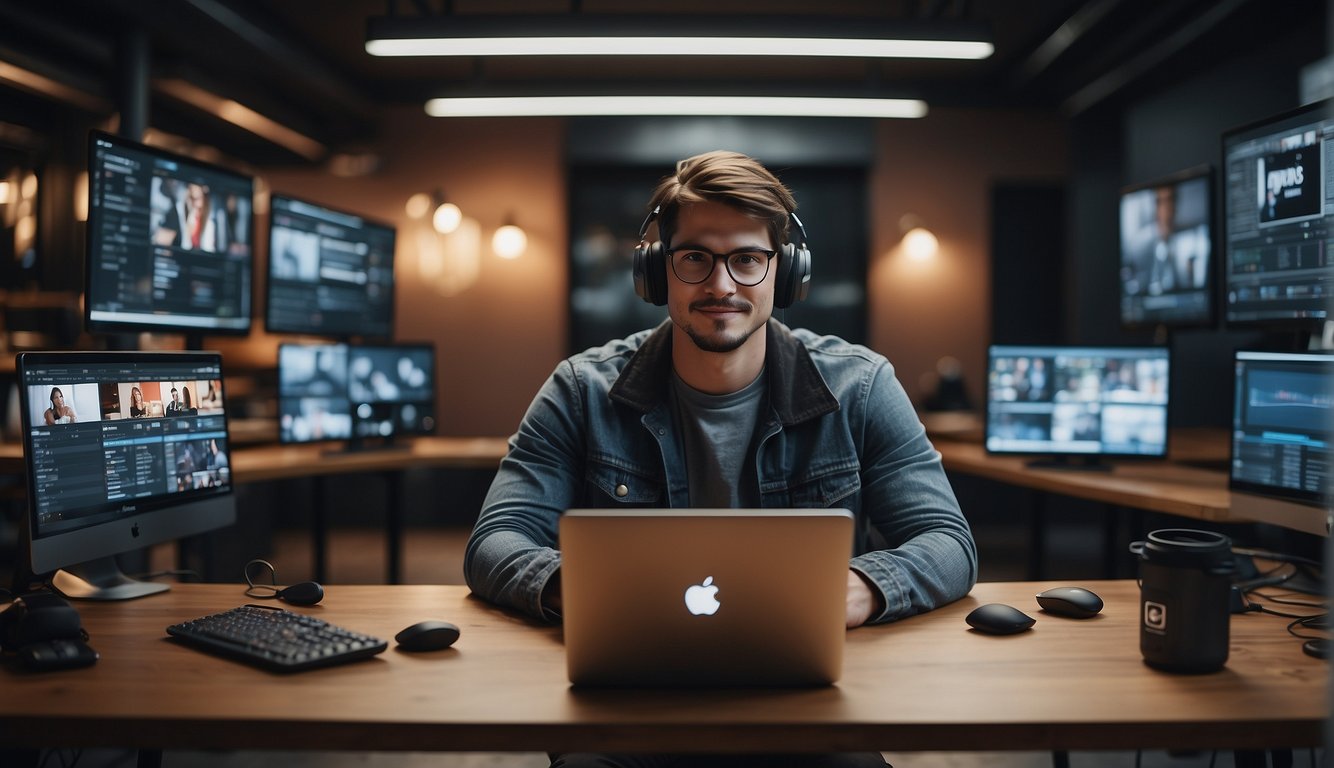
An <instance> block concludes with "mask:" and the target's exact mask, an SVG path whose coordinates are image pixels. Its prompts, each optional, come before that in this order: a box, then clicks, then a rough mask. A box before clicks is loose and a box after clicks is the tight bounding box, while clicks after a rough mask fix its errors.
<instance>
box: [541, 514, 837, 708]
mask: <svg viewBox="0 0 1334 768" xmlns="http://www.w3.org/2000/svg"><path fill="white" fill-rule="evenodd" d="M560 549H561V600H562V602H563V606H564V607H563V613H564V624H565V654H566V660H567V666H568V672H569V676H570V682H572V683H574V684H575V685H588V686H670V687H719V686H813V685H828V684H830V683H833V682H834V681H836V680H837V679H838V677H839V675H840V674H842V671H843V643H844V640H845V636H846V629H845V627H846V616H847V608H846V603H847V590H848V577H847V571H848V559H849V557H850V556H851V553H852V513H851V512H849V511H847V510H845V509H752V510H737V509H631V510H605V509H602V510H570V511H569V512H567V513H566V514H565V515H564V516H562V517H561V522H560Z"/></svg>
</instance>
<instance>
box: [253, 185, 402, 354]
mask: <svg viewBox="0 0 1334 768" xmlns="http://www.w3.org/2000/svg"><path fill="white" fill-rule="evenodd" d="M270 210H271V212H272V214H271V215H272V225H271V227H270V230H269V282H268V304H267V319H266V327H267V328H268V330H270V331H273V332H285V333H309V334H316V335H321V336H330V337H334V338H348V337H352V336H358V337H363V338H368V339H386V338H389V337H390V336H391V335H392V334H393V323H394V239H395V231H394V229H393V227H390V226H388V225H384V224H377V223H374V222H371V221H368V220H366V219H364V218H362V217H360V216H356V215H353V214H350V213H343V212H341V211H335V210H332V209H330V208H326V207H323V206H319V205H314V204H312V203H306V202H303V201H301V200H296V199H293V198H290V197H285V196H282V195H274V196H273V197H272V198H271V200H270Z"/></svg>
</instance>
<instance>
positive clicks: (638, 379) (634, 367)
mask: <svg viewBox="0 0 1334 768" xmlns="http://www.w3.org/2000/svg"><path fill="white" fill-rule="evenodd" d="M764 332H765V334H766V335H767V336H768V339H767V341H766V346H765V358H764V365H765V371H766V373H767V375H768V377H769V404H770V406H771V407H772V408H773V409H774V411H775V412H777V414H778V419H779V421H781V422H782V423H783V424H784V425H785V426H787V425H792V424H796V423H798V422H802V421H805V420H807V419H813V418H815V417H817V416H823V415H825V414H827V413H833V412H834V411H837V410H838V407H839V406H838V399H837V398H835V397H834V393H833V392H831V391H829V387H828V385H826V384H825V382H824V378H823V377H822V376H821V375H820V371H819V370H818V369H817V368H816V367H815V361H814V360H812V359H811V356H810V353H809V352H807V351H806V348H805V347H804V346H802V344H801V342H800V341H798V340H797V339H796V337H795V336H793V335H792V331H790V330H789V329H788V327H787V326H785V325H783V324H782V323H780V322H778V321H777V320H774V319H772V318H771V319H770V320H769V323H768V325H767V326H766V327H765V331H764ZM671 378H672V322H671V320H664V321H663V323H662V324H661V325H659V326H658V327H657V328H655V329H654V330H653V332H652V333H651V334H649V336H648V338H647V339H645V340H644V343H643V345H641V346H640V347H639V349H638V350H637V351H636V352H635V354H634V356H633V357H631V358H630V362H628V363H626V364H625V368H624V369H623V370H622V371H621V375H620V376H619V377H617V379H616V383H615V384H613V385H612V387H611V391H610V392H609V393H608V396H609V397H610V398H611V399H612V400H614V401H616V402H618V403H622V404H623V405H627V406H629V407H631V408H634V409H635V410H638V411H643V412H647V411H649V410H651V409H652V408H653V407H654V406H656V405H657V404H659V403H664V402H666V401H667V397H668V390H667V387H668V383H669V382H670V381H671Z"/></svg>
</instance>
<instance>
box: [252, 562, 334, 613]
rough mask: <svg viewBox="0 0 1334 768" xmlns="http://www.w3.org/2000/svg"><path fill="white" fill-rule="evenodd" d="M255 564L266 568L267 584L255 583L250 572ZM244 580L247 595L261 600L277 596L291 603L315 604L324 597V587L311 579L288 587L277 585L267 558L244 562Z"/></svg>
mask: <svg viewBox="0 0 1334 768" xmlns="http://www.w3.org/2000/svg"><path fill="white" fill-rule="evenodd" d="M256 566H258V567H260V568H267V569H268V571H269V583H268V584H256V583H255V577H254V576H252V575H251V572H252V570H253V569H254V568H255V567H256ZM245 581H246V584H248V585H249V586H247V587H246V591H245V593H246V596H247V597H257V598H260V599H261V600H270V599H273V598H277V599H279V600H282V601H283V602H285V603H291V604H292V605H315V604H316V603H318V602H320V601H321V600H323V599H324V587H322V586H320V585H319V584H317V583H316V582H313V581H302V582H298V583H296V584H293V585H291V586H288V587H280V586H278V572H277V570H276V569H275V568H274V567H273V564H272V563H270V562H269V561H268V560H251V561H250V562H248V563H246V564H245Z"/></svg>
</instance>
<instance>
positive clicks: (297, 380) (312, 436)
mask: <svg viewBox="0 0 1334 768" xmlns="http://www.w3.org/2000/svg"><path fill="white" fill-rule="evenodd" d="M351 437H352V406H351V403H350V402H349V401H348V397H347V345H346V344H279V345H278V440H279V442H282V443H315V442H323V441H328V440H347V439H349V438H351Z"/></svg>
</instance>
